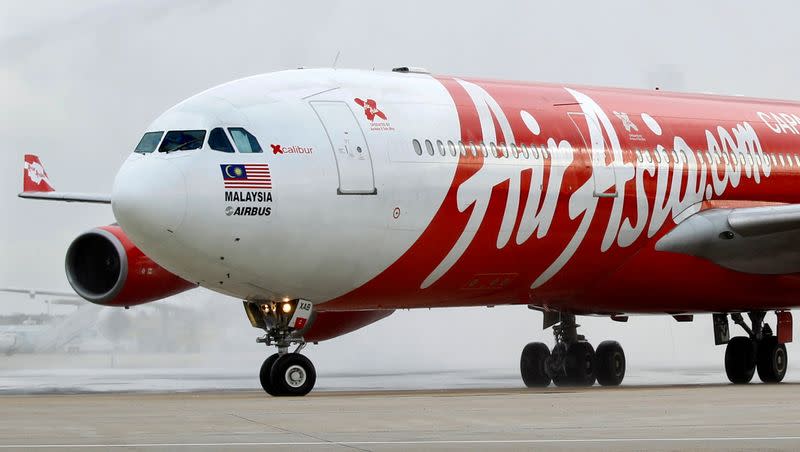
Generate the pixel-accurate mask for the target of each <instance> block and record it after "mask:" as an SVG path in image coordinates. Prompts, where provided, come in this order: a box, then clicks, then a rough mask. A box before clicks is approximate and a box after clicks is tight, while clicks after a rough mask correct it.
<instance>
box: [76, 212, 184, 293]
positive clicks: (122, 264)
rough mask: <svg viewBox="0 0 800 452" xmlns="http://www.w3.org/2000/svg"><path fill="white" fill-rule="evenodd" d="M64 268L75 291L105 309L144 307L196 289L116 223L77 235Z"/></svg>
mask: <svg viewBox="0 0 800 452" xmlns="http://www.w3.org/2000/svg"><path fill="white" fill-rule="evenodd" d="M65 266H66V271H67V280H68V281H69V284H70V285H71V286H72V288H73V289H75V292H77V293H78V295H80V296H81V297H83V298H84V299H86V300H87V301H90V302H92V303H95V304H99V305H103V306H133V305H137V304H143V303H147V302H150V301H155V300H159V299H162V298H166V297H168V296H170V295H175V294H177V293H180V292H183V291H185V290H188V289H191V288H193V287H195V286H196V284H193V283H190V282H189V281H186V280H184V279H182V278H180V277H178V276H176V275H174V274H172V273H170V272H169V271H167V270H165V269H164V268H163V267H161V266H160V265H158V264H156V263H155V262H153V261H152V260H151V259H150V258H149V257H147V256H145V254H144V253H143V252H142V251H141V250H140V249H139V248H137V247H136V245H134V244H133V242H131V241H130V240H129V239H128V237H127V236H126V235H125V233H124V232H123V231H122V229H121V228H120V227H119V226H118V225H115V224H114V225H110V226H102V227H99V228H95V229H92V230H90V231H88V232H85V233H83V234H81V235H80V236H78V238H76V239H75V240H74V241H73V242H72V244H71V245H70V246H69V249H68V250H67V258H66V263H65Z"/></svg>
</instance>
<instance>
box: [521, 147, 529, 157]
mask: <svg viewBox="0 0 800 452" xmlns="http://www.w3.org/2000/svg"><path fill="white" fill-rule="evenodd" d="M522 156H523V157H525V158H528V157H530V153H529V152H528V145H526V144H523V145H522Z"/></svg>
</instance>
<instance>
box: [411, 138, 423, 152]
mask: <svg viewBox="0 0 800 452" xmlns="http://www.w3.org/2000/svg"><path fill="white" fill-rule="evenodd" d="M411 143H412V144H413V145H414V152H416V153H417V155H422V145H421V144H419V140H417V139H416V138H415V139H414V140H413V141H412V142H411Z"/></svg>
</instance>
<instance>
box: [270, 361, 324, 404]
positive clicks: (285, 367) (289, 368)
mask: <svg viewBox="0 0 800 452" xmlns="http://www.w3.org/2000/svg"><path fill="white" fill-rule="evenodd" d="M316 381H317V371H316V369H314V364H313V363H311V360H309V359H308V358H306V357H305V356H303V355H301V354H299V353H287V354H285V355H283V356H281V357H280V358H278V359H277V360H276V361H275V364H274V365H273V366H272V370H271V371H270V382H271V384H272V387H273V388H275V390H276V391H277V392H278V394H277V395H279V396H304V395H306V394H308V393H309V392H311V390H312V389H313V388H314V383H316Z"/></svg>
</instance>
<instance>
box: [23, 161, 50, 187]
mask: <svg viewBox="0 0 800 452" xmlns="http://www.w3.org/2000/svg"><path fill="white" fill-rule="evenodd" d="M22 180H23V183H22V191H25V192H42V191H55V189H54V188H53V186H52V185H50V179H48V178H47V172H46V171H45V170H44V166H42V162H41V161H40V160H39V157H38V156H36V155H33V154H26V155H25V167H24V169H23V171H22Z"/></svg>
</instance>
